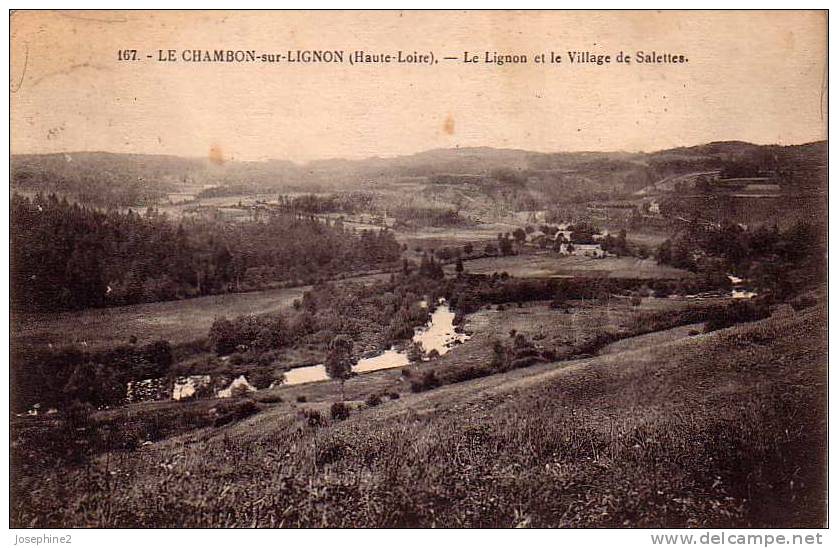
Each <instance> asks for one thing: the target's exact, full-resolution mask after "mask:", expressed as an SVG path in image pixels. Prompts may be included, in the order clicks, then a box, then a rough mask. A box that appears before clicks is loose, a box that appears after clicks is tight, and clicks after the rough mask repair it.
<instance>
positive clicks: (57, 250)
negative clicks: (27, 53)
mask: <svg viewBox="0 0 838 548" xmlns="http://www.w3.org/2000/svg"><path fill="white" fill-rule="evenodd" d="M11 234H12V242H11V255H12V266H11V287H12V292H11V293H12V294H11V302H12V306H13V308H14V309H16V310H30V311H52V310H68V309H81V308H88V307H101V306H112V305H124V304H132V303H139V302H151V301H159V300H172V299H182V298H187V297H192V296H197V295H208V294H214V293H223V292H229V291H243V290H248V289H256V288H260V287H266V286H269V285H270V284H276V283H278V282H301V283H302V282H312V281H316V280H317V279H320V278H325V277H329V276H332V275H335V274H338V273H342V272H348V271H357V270H364V269H367V270H368V269H372V268H382V267H385V266H389V265H392V264H396V263H397V261H398V260H399V257H400V254H401V249H400V247H399V244H398V243H397V242H396V240H395V238H394V236H393V234H392V233H391V232H388V231H386V230H383V231H376V232H370V231H366V232H361V233H360V234H356V233H354V232H351V231H347V230H344V229H342V228H341V227H340V226H334V225H330V224H328V223H324V222H322V221H319V220H315V219H310V218H299V217H297V216H294V215H275V216H272V217H271V218H270V219H268V220H267V221H265V222H258V223H257V222H245V223H219V222H210V221H202V220H184V221H181V222H180V223H174V222H172V221H171V220H170V219H169V218H167V217H166V216H164V215H160V214H158V213H157V212H156V211H155V210H151V209H149V210H148V211H146V213H145V214H142V215H141V214H138V213H136V212H134V211H131V210H129V211H128V212H127V213H122V212H118V211H113V210H112V211H102V210H98V209H94V208H88V207H84V206H80V205H78V204H77V203H74V204H70V203H68V202H67V201H66V200H59V199H58V198H57V197H55V196H54V195H50V196H49V197H45V196H43V195H37V196H35V197H34V198H31V199H30V198H27V197H23V196H20V195H17V194H15V195H13V196H12V200H11Z"/></svg>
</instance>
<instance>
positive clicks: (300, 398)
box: [297, 394, 306, 403]
mask: <svg viewBox="0 0 838 548" xmlns="http://www.w3.org/2000/svg"><path fill="white" fill-rule="evenodd" d="M305 402H306V397H305V396H303V395H302V394H300V395H299V396H297V403H305Z"/></svg>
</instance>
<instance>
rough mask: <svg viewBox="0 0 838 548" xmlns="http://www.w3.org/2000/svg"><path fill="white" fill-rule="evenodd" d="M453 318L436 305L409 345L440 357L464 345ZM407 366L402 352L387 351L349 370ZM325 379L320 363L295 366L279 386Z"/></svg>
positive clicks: (361, 370)
mask: <svg viewBox="0 0 838 548" xmlns="http://www.w3.org/2000/svg"><path fill="white" fill-rule="evenodd" d="M454 316H455V314H454V311H452V310H451V309H450V308H449V307H448V305H447V304H440V305H439V306H438V307H437V308H436V310H435V311H434V312H433V314H431V319H430V320H429V321H428V323H427V325H425V326H423V327H420V328H418V329H416V331H415V333H414V335H413V339H412V340H413V342H418V343H421V344H422V348H423V349H424V350H425V352H426V353H427V352H430V351H431V350H436V351H437V352H439V354H440V355H443V354H445V353H446V352H448V351H449V350H450V349H451V348H452V347H453V345H454V344H456V343H457V342H458V341H459V342H464V341H465V340H466V339H468V335H466V334H464V333H457V331H456V330H455V326H454ZM408 363H410V360H408V359H407V353H406V352H405V351H404V350H396V349H395V348H390V349H389V350H385V351H384V352H382V353H381V354H378V355H377V356H372V357H370V358H363V359H361V360H359V361H358V363H357V364H355V367H353V368H352V370H353V371H354V372H355V373H368V372H370V371H378V370H380V369H391V368H393V367H403V366H405V365H407V364H408ZM328 378H329V377H328V375H326V368H325V367H324V366H323V364H318V365H309V366H306V367H296V368H294V369H291V370H289V371H286V372H285V382H284V383H283V385H286V386H287V385H294V384H303V383H307V382H316V381H325V380H328Z"/></svg>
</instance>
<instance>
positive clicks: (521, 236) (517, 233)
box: [512, 227, 527, 245]
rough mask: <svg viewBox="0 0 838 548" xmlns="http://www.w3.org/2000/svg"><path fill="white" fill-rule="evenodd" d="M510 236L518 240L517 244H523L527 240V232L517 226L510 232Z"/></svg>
mask: <svg viewBox="0 0 838 548" xmlns="http://www.w3.org/2000/svg"><path fill="white" fill-rule="evenodd" d="M512 237H513V238H515V241H516V242H518V245H521V244H523V243H524V242H525V241H527V233H526V232H525V231H524V229H522V228H520V227H518V228H516V229H515V230H514V231H513V232H512Z"/></svg>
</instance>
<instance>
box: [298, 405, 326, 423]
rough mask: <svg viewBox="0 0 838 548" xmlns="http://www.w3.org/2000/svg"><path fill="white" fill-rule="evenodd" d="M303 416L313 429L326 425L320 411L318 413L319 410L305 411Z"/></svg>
mask: <svg viewBox="0 0 838 548" xmlns="http://www.w3.org/2000/svg"><path fill="white" fill-rule="evenodd" d="M302 416H303V418H304V419H305V421H306V424H308V425H309V426H311V427H312V428H316V427H318V426H323V425H324V424H325V421H324V420H323V415H321V414H320V411H318V410H317V409H303V410H302Z"/></svg>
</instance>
